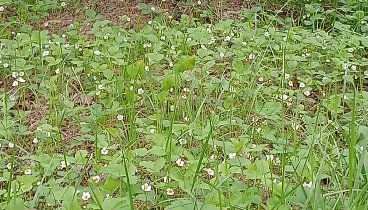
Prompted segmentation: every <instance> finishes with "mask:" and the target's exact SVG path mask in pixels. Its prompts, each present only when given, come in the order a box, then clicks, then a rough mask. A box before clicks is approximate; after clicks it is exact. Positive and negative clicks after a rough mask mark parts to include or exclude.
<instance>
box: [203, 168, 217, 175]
mask: <svg viewBox="0 0 368 210" xmlns="http://www.w3.org/2000/svg"><path fill="white" fill-rule="evenodd" d="M205 171H206V172H207V174H208V176H215V171H214V170H213V169H211V168H206V169H205Z"/></svg>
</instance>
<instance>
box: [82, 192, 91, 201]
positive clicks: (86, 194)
mask: <svg viewBox="0 0 368 210" xmlns="http://www.w3.org/2000/svg"><path fill="white" fill-rule="evenodd" d="M90 198H91V194H90V193H89V192H83V193H82V200H84V201H88V200H89V199H90Z"/></svg>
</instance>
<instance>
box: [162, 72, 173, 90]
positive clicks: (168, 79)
mask: <svg viewBox="0 0 368 210" xmlns="http://www.w3.org/2000/svg"><path fill="white" fill-rule="evenodd" d="M161 86H162V89H163V90H166V91H167V90H170V89H171V88H174V87H175V75H174V74H168V75H166V76H165V77H164V79H163V80H162V85H161Z"/></svg>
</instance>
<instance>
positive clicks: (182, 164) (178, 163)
mask: <svg viewBox="0 0 368 210" xmlns="http://www.w3.org/2000/svg"><path fill="white" fill-rule="evenodd" d="M176 165H178V166H179V167H184V166H185V161H184V160H182V159H181V158H179V159H177V160H176Z"/></svg>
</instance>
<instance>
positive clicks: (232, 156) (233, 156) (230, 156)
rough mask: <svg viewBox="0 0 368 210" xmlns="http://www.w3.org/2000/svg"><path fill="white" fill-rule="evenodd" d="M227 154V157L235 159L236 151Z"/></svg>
mask: <svg viewBox="0 0 368 210" xmlns="http://www.w3.org/2000/svg"><path fill="white" fill-rule="evenodd" d="M228 156H229V159H235V157H236V153H235V152H233V153H230V154H229V155H228Z"/></svg>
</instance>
